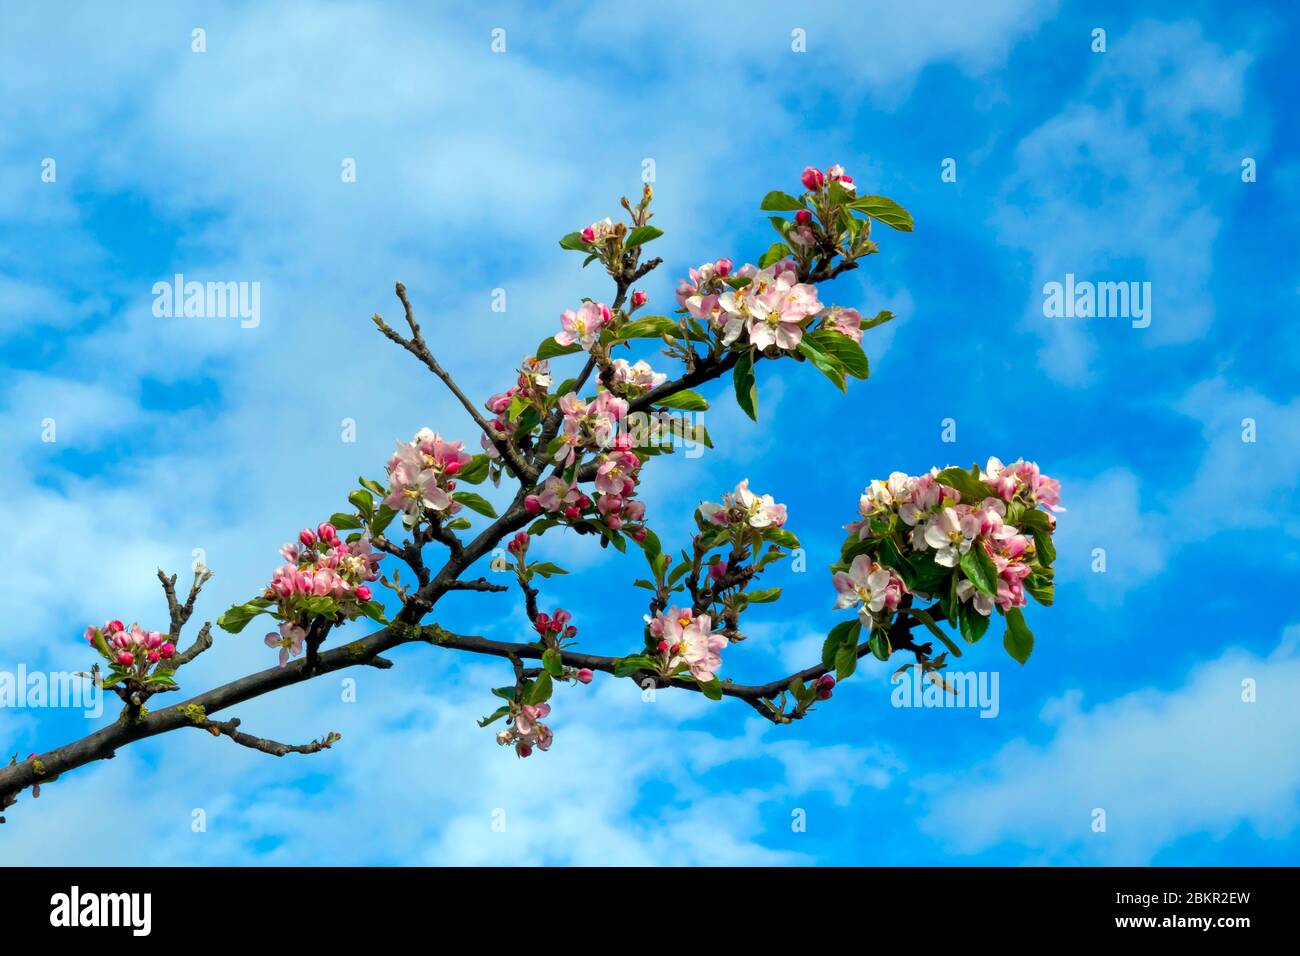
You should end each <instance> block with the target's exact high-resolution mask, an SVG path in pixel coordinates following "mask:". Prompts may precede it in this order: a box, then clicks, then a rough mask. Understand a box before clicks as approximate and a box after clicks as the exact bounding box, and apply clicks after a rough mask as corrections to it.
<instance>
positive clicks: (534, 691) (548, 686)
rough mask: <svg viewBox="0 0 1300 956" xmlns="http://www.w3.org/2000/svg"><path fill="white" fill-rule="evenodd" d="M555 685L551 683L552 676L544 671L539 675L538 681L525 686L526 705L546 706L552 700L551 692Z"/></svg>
mask: <svg viewBox="0 0 1300 956" xmlns="http://www.w3.org/2000/svg"><path fill="white" fill-rule="evenodd" d="M554 689H555V685H554V684H552V683H551V675H550V674H548V673H547V672H546V671H542V672H541V673H540V674H538V675H537V679H536V680H534V681H533V682H532V683H531V684H526V685H525V686H524V703H526V704H544V703H546V702H547V701H548V700H550V699H551V692H552V691H553V690H554Z"/></svg>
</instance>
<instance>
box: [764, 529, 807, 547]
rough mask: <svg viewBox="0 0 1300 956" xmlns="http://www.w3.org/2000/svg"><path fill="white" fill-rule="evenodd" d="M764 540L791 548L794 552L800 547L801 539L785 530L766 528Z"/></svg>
mask: <svg viewBox="0 0 1300 956" xmlns="http://www.w3.org/2000/svg"><path fill="white" fill-rule="evenodd" d="M763 540H764V541H770V542H772V544H776V545H780V546H781V547H783V548H789V549H790V550H791V551H793V550H794V549H795V548H797V547H799V539H798V538H796V537H795V536H794V535H793V534H792V533H791V532H789V531H786V530H785V528H766V529H764V531H763Z"/></svg>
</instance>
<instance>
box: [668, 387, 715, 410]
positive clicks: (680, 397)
mask: <svg viewBox="0 0 1300 956" xmlns="http://www.w3.org/2000/svg"><path fill="white" fill-rule="evenodd" d="M655 404H656V405H660V406H662V407H663V408H677V409H680V410H682V411H684V412H705V411H708V410H709V403H708V402H707V401H705V398H704V396H703V395H701V394H700V393H699V392H692V391H691V390H690V389H684V390H683V391H680V392H677V393H676V394H673V395H669V396H668V397H667V398H661V399H658V400H657V401H656V402H655Z"/></svg>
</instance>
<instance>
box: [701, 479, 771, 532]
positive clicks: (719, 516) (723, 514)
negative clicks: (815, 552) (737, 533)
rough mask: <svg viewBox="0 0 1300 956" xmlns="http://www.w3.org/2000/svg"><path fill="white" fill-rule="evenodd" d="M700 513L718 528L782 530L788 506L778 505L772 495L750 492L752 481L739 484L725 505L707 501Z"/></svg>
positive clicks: (745, 480)
mask: <svg viewBox="0 0 1300 956" xmlns="http://www.w3.org/2000/svg"><path fill="white" fill-rule="evenodd" d="M699 511H700V514H701V515H702V516H703V517H704V519H705V520H706V521H709V522H711V523H713V524H717V525H725V526H733V527H744V526H748V527H750V528H758V529H760V530H761V529H764V528H779V527H781V526H782V525H783V524H785V520H786V512H785V505H781V504H777V503H776V501H775V499H773V498H772V496H771V495H756V494H754V493H753V492H752V491H750V490H749V479H748V478H746V479H744V480H743V481H741V482H740V484H738V485H736V490H735V491H732V492H728V493H727V494H724V495H723V496H722V503H721V504H718V503H717V502H715V501H706V502H704V503H703V504H701V505H700V508H699Z"/></svg>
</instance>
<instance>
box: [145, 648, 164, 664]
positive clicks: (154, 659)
mask: <svg viewBox="0 0 1300 956" xmlns="http://www.w3.org/2000/svg"><path fill="white" fill-rule="evenodd" d="M148 657H149V663H150V664H157V663H158V662H159V661H160V660H162V655H161V654H159V653H158V652H157V651H150V652H149V654H148Z"/></svg>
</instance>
